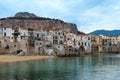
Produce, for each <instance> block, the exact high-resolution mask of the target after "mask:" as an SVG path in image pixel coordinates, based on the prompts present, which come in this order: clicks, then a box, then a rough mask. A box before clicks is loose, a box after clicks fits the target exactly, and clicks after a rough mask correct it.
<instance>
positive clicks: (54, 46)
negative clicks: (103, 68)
mask: <svg viewBox="0 0 120 80" xmlns="http://www.w3.org/2000/svg"><path fill="white" fill-rule="evenodd" d="M119 52H120V36H118V37H106V36H94V35H76V34H73V33H69V32H66V31H61V30H58V31H43V30H41V31H40V30H36V29H33V28H27V29H25V28H0V54H5V53H7V54H15V55H68V56H69V55H71V56H73V55H75V56H79V55H82V54H85V53H86V54H89V53H119Z"/></svg>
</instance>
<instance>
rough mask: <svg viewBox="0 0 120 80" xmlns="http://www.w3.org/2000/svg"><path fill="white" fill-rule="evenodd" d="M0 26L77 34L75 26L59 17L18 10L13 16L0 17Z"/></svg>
mask: <svg viewBox="0 0 120 80" xmlns="http://www.w3.org/2000/svg"><path fill="white" fill-rule="evenodd" d="M0 27H11V28H13V27H23V28H34V29H39V30H46V31H50V30H63V31H67V32H72V33H75V34H77V33H78V29H77V26H76V25H75V24H73V23H67V22H64V21H62V20H59V19H50V18H45V17H38V16H36V15H34V14H32V13H28V12H19V13H17V14H16V15H15V16H14V17H8V18H2V19H0Z"/></svg>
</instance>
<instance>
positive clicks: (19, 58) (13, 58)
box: [0, 55, 56, 63]
mask: <svg viewBox="0 0 120 80" xmlns="http://www.w3.org/2000/svg"><path fill="white" fill-rule="evenodd" d="M51 58H56V57H55V56H39V55H36V56H34V55H33V56H15V55H0V63H6V62H18V61H30V60H41V59H51Z"/></svg>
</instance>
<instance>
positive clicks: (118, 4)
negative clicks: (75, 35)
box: [0, 0, 120, 33]
mask: <svg viewBox="0 0 120 80" xmlns="http://www.w3.org/2000/svg"><path fill="white" fill-rule="evenodd" d="M17 12H30V13H34V14H36V15H37V16H40V17H50V18H58V19H62V20H64V21H65V22H71V23H75V24H77V27H78V29H79V30H80V31H82V32H85V33H89V32H92V31H94V30H98V29H105V30H113V29H119V30H120V0H0V18H3V17H9V16H14V15H15V13H17Z"/></svg>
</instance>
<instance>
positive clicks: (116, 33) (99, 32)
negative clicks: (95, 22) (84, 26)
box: [90, 30, 120, 37]
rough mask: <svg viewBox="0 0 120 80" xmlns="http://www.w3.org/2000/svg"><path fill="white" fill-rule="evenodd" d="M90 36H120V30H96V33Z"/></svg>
mask: <svg viewBox="0 0 120 80" xmlns="http://www.w3.org/2000/svg"><path fill="white" fill-rule="evenodd" d="M90 34H93V35H96V36H98V35H104V36H110V37H112V36H120V30H111V31H110V30H96V31H93V32H91V33H90Z"/></svg>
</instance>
